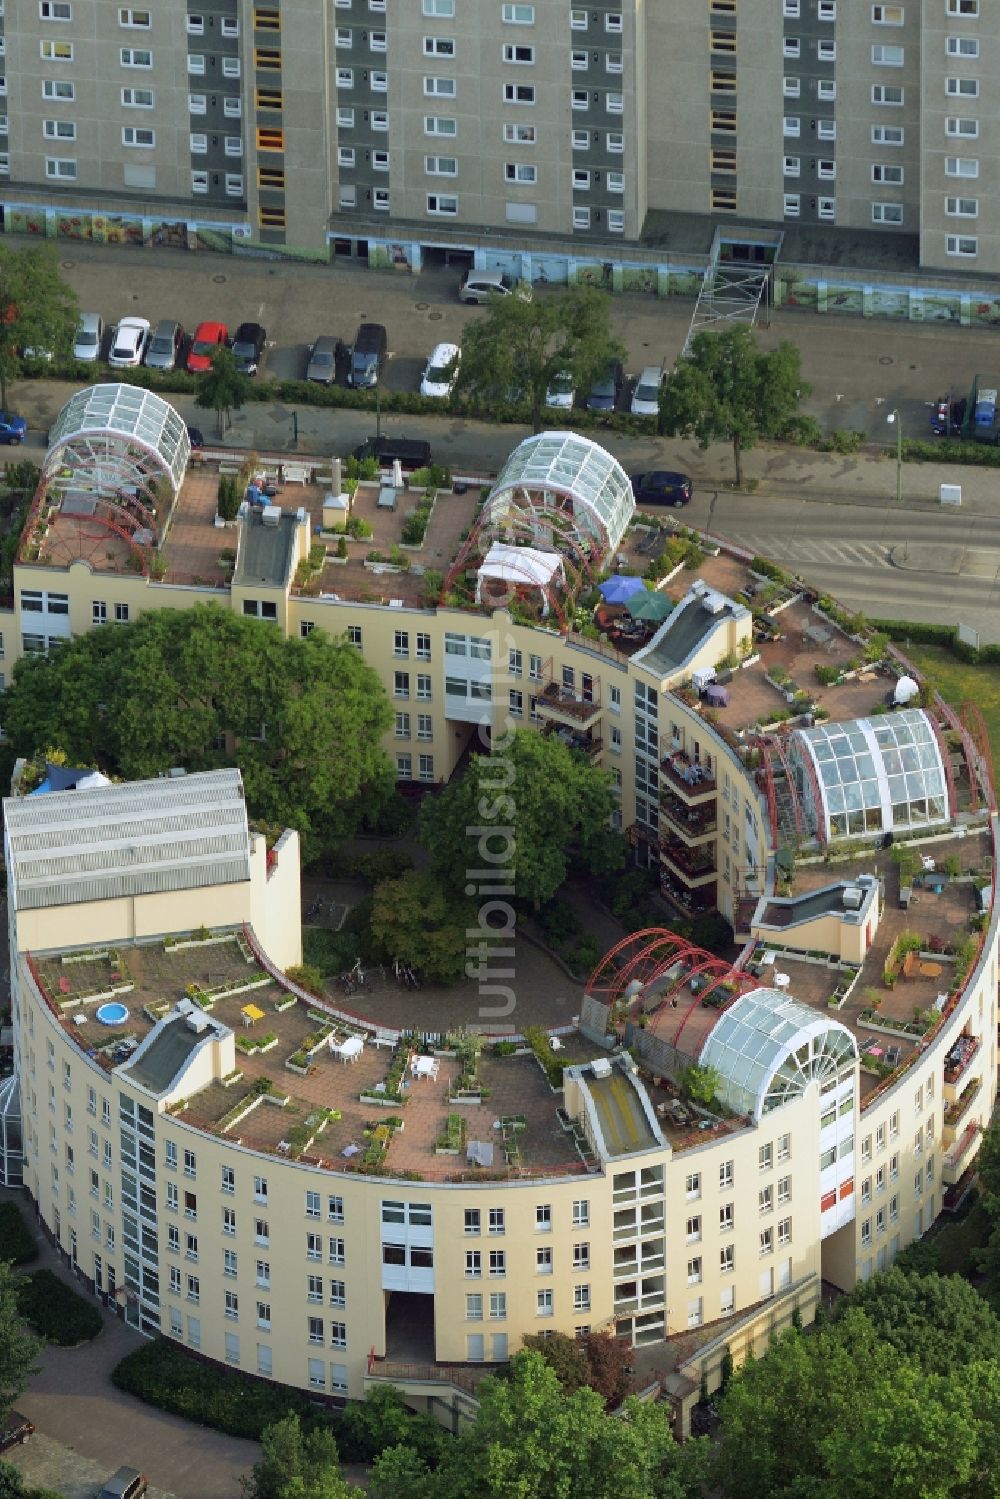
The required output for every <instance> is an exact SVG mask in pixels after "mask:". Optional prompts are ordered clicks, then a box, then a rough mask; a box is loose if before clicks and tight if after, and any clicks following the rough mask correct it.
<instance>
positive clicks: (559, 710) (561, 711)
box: [535, 678, 601, 728]
mask: <svg viewBox="0 0 1000 1499" xmlns="http://www.w3.org/2000/svg"><path fill="white" fill-rule="evenodd" d="M535 707H536V709H537V711H538V712H539V713H540V714H541V715H542V717H543V718H548V719H551V720H553V721H554V722H556V723H567V724H573V725H575V726H578V727H581V728H585V727H586V726H587V725H588V724H592V723H596V721H597V719H598V718H600V716H601V682H600V678H597V679H596V680H593V681H590V682H589V683H588V682H585V683H584V685H583V688H582V690H580V691H579V692H578V691H576V690H575V689H574V688H572V687H564V686H563V685H562V683H561V682H555V681H552V680H550V681H548V682H546V683H545V686H544V687H543V688H542V690H541V692H540V693H539V694H538V698H537V700H536V702H535Z"/></svg>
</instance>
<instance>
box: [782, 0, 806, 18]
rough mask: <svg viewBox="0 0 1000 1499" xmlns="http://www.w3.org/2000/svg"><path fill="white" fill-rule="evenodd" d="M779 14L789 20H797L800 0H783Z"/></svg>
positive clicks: (799, 13)
mask: <svg viewBox="0 0 1000 1499" xmlns="http://www.w3.org/2000/svg"><path fill="white" fill-rule="evenodd" d="M781 14H782V15H783V16H785V17H786V19H787V20H789V21H796V20H798V18H799V16H800V15H801V14H802V0H783V3H782V6H781Z"/></svg>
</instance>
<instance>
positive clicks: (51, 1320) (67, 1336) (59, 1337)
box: [17, 1270, 104, 1348]
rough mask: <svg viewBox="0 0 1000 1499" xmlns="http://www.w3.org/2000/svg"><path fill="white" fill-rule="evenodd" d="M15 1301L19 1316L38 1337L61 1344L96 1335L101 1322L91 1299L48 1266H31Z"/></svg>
mask: <svg viewBox="0 0 1000 1499" xmlns="http://www.w3.org/2000/svg"><path fill="white" fill-rule="evenodd" d="M17 1301H18V1307H19V1308H20V1311H21V1315H22V1317H23V1318H24V1320H25V1321H26V1322H27V1323H28V1324H29V1326H31V1327H33V1328H34V1330H35V1332H37V1333H38V1335H39V1337H42V1338H47V1339H48V1341H49V1342H50V1343H58V1344H60V1346H61V1347H63V1348H72V1347H74V1346H75V1345H76V1344H77V1343H86V1342H88V1341H89V1340H90V1339H91V1338H96V1337H97V1334H98V1333H99V1332H100V1330H101V1328H102V1326H103V1325H104V1324H103V1322H102V1320H101V1314H100V1312H99V1311H98V1309H97V1307H96V1306H95V1305H94V1303H93V1302H92V1301H87V1300H85V1298H84V1297H83V1296H81V1295H80V1294H79V1293H78V1292H77V1291H74V1290H73V1288H72V1287H71V1286H68V1285H67V1284H66V1283H65V1281H62V1280H60V1279H59V1277H58V1275H53V1273H52V1271H51V1270H35V1271H33V1273H32V1274H31V1275H25V1276H24V1277H22V1279H21V1280H20V1281H19V1283H18V1288H17Z"/></svg>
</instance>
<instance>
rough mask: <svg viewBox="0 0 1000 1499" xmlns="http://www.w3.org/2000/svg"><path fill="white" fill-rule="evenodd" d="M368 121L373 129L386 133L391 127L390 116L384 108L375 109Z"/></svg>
mask: <svg viewBox="0 0 1000 1499" xmlns="http://www.w3.org/2000/svg"><path fill="white" fill-rule="evenodd" d="M368 123H369V125H371V127H372V129H373V130H379V131H381V132H382V134H383V135H384V134H385V132H386V131H387V130H388V129H389V116H388V114H387V113H386V111H385V110H384V109H373V110H372V111H371V116H370V118H369V121H368Z"/></svg>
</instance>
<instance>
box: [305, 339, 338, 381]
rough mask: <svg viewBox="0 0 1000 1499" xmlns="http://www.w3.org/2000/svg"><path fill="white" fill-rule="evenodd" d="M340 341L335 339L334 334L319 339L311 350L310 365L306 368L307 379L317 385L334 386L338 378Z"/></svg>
mask: <svg viewBox="0 0 1000 1499" xmlns="http://www.w3.org/2000/svg"><path fill="white" fill-rule="evenodd" d="M339 346H340V339H339V338H334V337H333V336H332V334H329V333H324V334H323V337H322V338H317V340H316V342H315V343H314V344H313V346H312V348H311V349H310V350H309V363H308V365H307V366H306V379H307V380H312V381H314V382H315V384H317V385H332V384H333V383H334V381H335V380H336V378H337V350H338V348H339Z"/></svg>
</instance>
